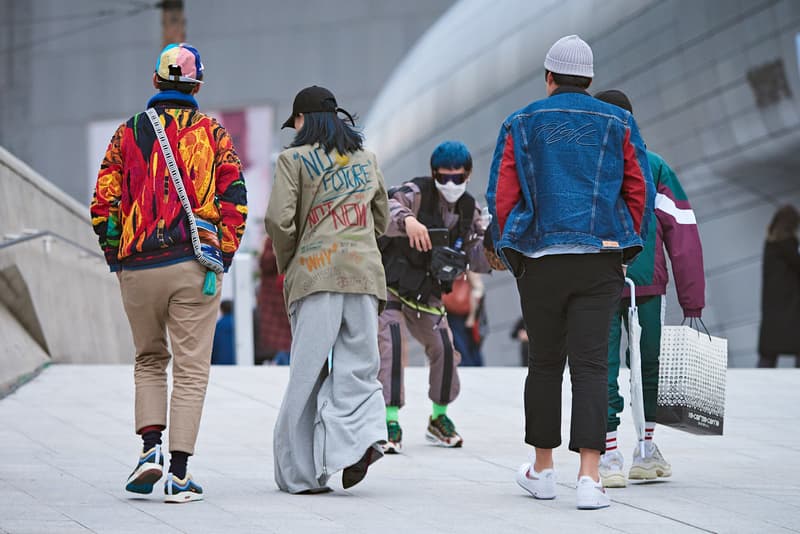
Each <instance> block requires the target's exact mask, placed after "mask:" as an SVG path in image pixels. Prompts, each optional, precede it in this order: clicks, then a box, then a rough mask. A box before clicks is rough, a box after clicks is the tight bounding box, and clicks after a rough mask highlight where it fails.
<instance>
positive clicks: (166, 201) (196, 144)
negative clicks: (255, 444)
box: [91, 43, 247, 502]
mask: <svg viewBox="0 0 800 534" xmlns="http://www.w3.org/2000/svg"><path fill="white" fill-rule="evenodd" d="M202 78H203V64H202V63H201V61H200V54H199V53H198V51H197V50H196V49H195V48H193V47H191V46H189V45H187V44H185V43H181V44H170V45H168V46H167V47H166V48H164V50H163V51H162V52H161V54H160V55H159V58H158V62H157V63H156V69H155V74H154V75H153V86H154V87H155V88H156V89H158V90H159V92H158V93H157V94H156V95H155V96H153V97H152V98H151V99H150V101H149V102H148V103H147V107H148V108H154V109H155V111H156V112H157V113H158V117H159V120H160V121H161V124H162V125H163V128H164V130H165V132H166V137H167V139H168V141H169V145H170V147H171V148H172V151H173V153H174V158H175V161H176V163H177V167H178V170H179V173H180V178H181V180H182V182H183V185H184V189H185V195H186V196H187V197H188V201H189V204H190V205H191V208H192V211H193V213H194V216H195V218H196V219H197V220H198V221H200V220H204V221H206V222H208V223H210V224H211V225H213V226H210V227H211V228H213V227H216V228H217V235H216V236H215V235H213V232H208V234H210V236H209V235H205V236H204V238H205V239H207V240H208V239H210V240H211V241H214V243H213V244H214V245H215V246H216V247H218V248H219V249H221V252H222V258H221V259H222V264H223V266H224V269H225V270H226V271H227V269H228V267H229V266H230V264H231V261H232V259H233V255H234V253H235V252H236V250H237V249H238V247H239V241H240V239H241V237H242V234H243V232H244V228H245V219H246V217H247V192H246V190H245V184H244V178H243V177H242V171H241V163H240V161H239V158H238V157H237V155H236V151H235V150H234V148H233V142H232V141H231V138H230V136H229V135H228V133H227V132H226V131H225V129H224V128H223V127H222V126H221V125H220V124H219V123H218V122H217V121H216V120H214V119H213V118H211V117H209V116H207V115H205V114H203V113H201V112H199V111H198V109H197V107H198V104H197V101H196V100H195V98H194V95H195V94H197V92H198V91H199V90H200V86H201V84H202ZM91 214H92V225H93V226H94V231H95V233H96V234H97V235H98V237H99V241H100V246H101V248H102V249H103V251H104V253H105V256H106V261H107V262H108V265H109V267H110V268H111V271H112V272H115V273H116V274H117V277H118V278H119V283H120V289H121V292H122V301H123V304H124V306H125V312H126V313H127V315H128V321H129V322H130V326H131V332H132V334H133V341H134V345H135V347H136V363H135V367H134V380H135V384H136V401H135V402H136V411H135V413H136V415H135V419H136V427H135V430H136V433H137V434H139V435H141V436H142V440H143V442H144V445H143V450H142V454H141V455H140V457H139V460H138V462H137V465H136V468H135V469H134V471H133V473H131V475H130V477H128V481H127V484H126V487H125V488H126V489H127V490H128V491H131V492H134V493H145V494H146V493H151V492H152V491H153V485H154V484H155V482H157V481H158V480H159V479H160V478H161V476H162V472H163V466H164V457H163V455H162V453H161V433H162V431H163V430H164V429H165V428H166V426H167V364H168V363H169V360H170V353H169V351H168V349H167V338H166V331H167V330H169V334H170V341H171V347H172V353H173V355H174V359H173V366H172V369H173V389H172V400H171V402H170V416H169V423H170V434H169V450H170V453H171V459H170V466H169V474H168V476H167V481H166V484H165V487H164V493H165V495H166V497H165V501H167V502H188V501H195V500H200V499H202V497H203V490H202V488H201V487H200V486H199V485H197V484H196V483H195V482H194V481H193V480H192V478H191V475H188V474H187V472H186V463H187V459H188V457H189V456H191V455H192V454H194V447H195V441H196V439H197V432H198V429H199V426H200V416H201V414H202V411H203V403H204V401H205V394H206V388H207V385H208V373H209V366H210V364H211V346H212V341H213V337H214V323H215V321H216V317H217V310H218V308H219V299H220V294H221V283H222V274H217V275H216V279H215V278H214V276H213V274H211V276H210V281H211V282H214V283H207V282H209V280H208V278H209V276H208V273H211V271H207V270H206V268H205V267H203V266H202V265H200V263H199V262H197V261H194V260H195V253H194V249H193V246H192V241H191V234H190V224H189V219H188V217H187V214H186V212H185V211H184V208H183V206H182V205H181V201H180V198H179V195H178V193H177V191H176V188H175V186H174V184H173V183H172V180H171V176H170V173H169V171H168V169H167V166H166V164H165V159H164V157H163V154H162V150H161V146H160V144H159V142H158V140H157V139H156V134H155V129H154V127H153V124H152V123H151V122H150V120H148V117H147V115H146V114H145V113H138V114H136V115H134V116H133V117H131V118H130V119H129V120H128V121H127V122H125V123H124V124H122V125H120V126H119V128H117V131H116V132H115V133H114V136H113V137H112V138H111V143H110V144H109V146H108V150H107V151H106V154H105V158H104V159H103V163H102V165H101V167H100V173H99V175H98V177H97V185H96V188H95V192H94V198H93V199H92V205H91ZM204 285H205V287H204ZM214 286H215V287H214ZM209 293H210V294H209Z"/></svg>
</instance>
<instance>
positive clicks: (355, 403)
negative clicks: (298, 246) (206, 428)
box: [273, 292, 386, 493]
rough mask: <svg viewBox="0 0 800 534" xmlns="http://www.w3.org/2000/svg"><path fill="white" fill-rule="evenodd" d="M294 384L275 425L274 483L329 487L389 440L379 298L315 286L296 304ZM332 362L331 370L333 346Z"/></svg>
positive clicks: (293, 489) (295, 489)
mask: <svg viewBox="0 0 800 534" xmlns="http://www.w3.org/2000/svg"><path fill="white" fill-rule="evenodd" d="M290 314H291V326H292V350H291V353H292V359H291V367H290V371H289V384H288V385H287V387H286V392H285V394H284V396H283V402H282V403H281V409H280V412H279V414H278V420H277V422H276V424H275V432H274V438H273V448H274V456H275V482H276V483H277V484H278V487H279V488H280V489H281V490H283V491H287V492H289V493H299V492H302V491H307V490H315V489H319V488H322V487H324V486H325V485H326V484H327V482H328V478H329V477H330V475H332V474H333V473H336V472H337V471H340V470H342V469H344V468H345V467H348V466H350V465H352V464H354V463H356V462H357V461H358V460H359V459H360V458H361V456H363V455H364V453H365V452H366V450H367V448H368V447H370V446H372V445H373V444H374V443H376V442H378V441H382V440H385V439H386V410H385V408H384V402H383V394H382V391H381V384H380V382H378V370H379V368H380V358H379V354H378V301H377V299H376V298H375V297H373V296H370V295H359V294H347V293H329V292H322V293H314V294H312V295H309V296H307V297H305V298H303V299H301V300H299V301H297V302H295V303H294V304H292V307H291V310H290ZM331 349H333V359H332V361H333V365H332V368H331V371H330V372H329V371H328V353H329V352H330V351H331Z"/></svg>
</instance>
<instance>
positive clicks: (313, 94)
mask: <svg viewBox="0 0 800 534" xmlns="http://www.w3.org/2000/svg"><path fill="white" fill-rule="evenodd" d="M320 111H329V112H331V113H336V112H337V111H339V108H338V106H337V105H336V97H335V96H333V93H331V92H330V91H329V90H327V89H325V88H324V87H320V86H319V85H312V86H311V87H306V88H305V89H303V90H302V91H300V92H299V93H297V96H295V97H294V104H293V105H292V114H291V115H290V116H289V118H288V119H286V121H285V122H284V123H283V126H281V130H282V129H284V128H294V118H295V117H296V116H297V115H298V114H299V113H315V112H320Z"/></svg>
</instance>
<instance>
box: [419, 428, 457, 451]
mask: <svg viewBox="0 0 800 534" xmlns="http://www.w3.org/2000/svg"><path fill="white" fill-rule="evenodd" d="M425 439H426V440H427V441H428V443H432V444H434V445H437V446H439V447H444V448H446V449H458V448H460V447H461V445H463V444H464V440H463V439H460V440H458V441H457V442H455V443H447V442H446V441H442V440H441V439H439V438H438V437H436V435H435V434H432V433H431V431H430V430H428V431H426V432H425Z"/></svg>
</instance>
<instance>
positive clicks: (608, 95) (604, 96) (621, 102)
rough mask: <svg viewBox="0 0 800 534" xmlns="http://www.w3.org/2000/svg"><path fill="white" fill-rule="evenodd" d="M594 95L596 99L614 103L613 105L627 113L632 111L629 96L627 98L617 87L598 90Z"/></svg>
mask: <svg viewBox="0 0 800 534" xmlns="http://www.w3.org/2000/svg"><path fill="white" fill-rule="evenodd" d="M594 97H595V98H596V99H598V100H602V101H603V102H607V103H609V104H614V105H615V106H617V107H620V108H622V109H624V110H626V111H628V112H629V113H633V106H632V105H631V100H630V98H628V95H626V94H625V93H623V92H622V91H620V90H619V89H609V90H608V91H600V92H599V93H597V94H595V95H594Z"/></svg>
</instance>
